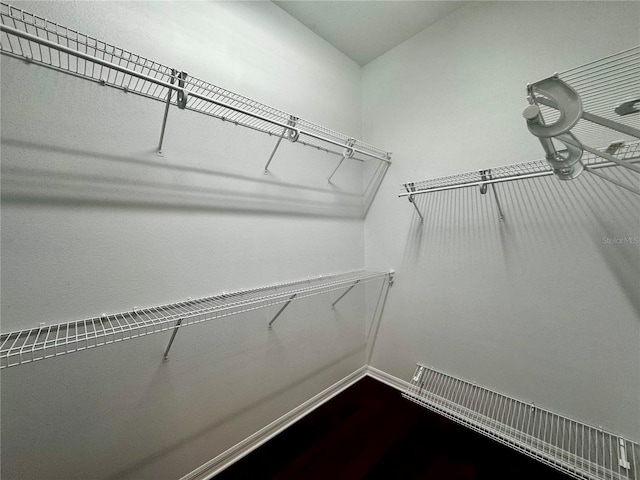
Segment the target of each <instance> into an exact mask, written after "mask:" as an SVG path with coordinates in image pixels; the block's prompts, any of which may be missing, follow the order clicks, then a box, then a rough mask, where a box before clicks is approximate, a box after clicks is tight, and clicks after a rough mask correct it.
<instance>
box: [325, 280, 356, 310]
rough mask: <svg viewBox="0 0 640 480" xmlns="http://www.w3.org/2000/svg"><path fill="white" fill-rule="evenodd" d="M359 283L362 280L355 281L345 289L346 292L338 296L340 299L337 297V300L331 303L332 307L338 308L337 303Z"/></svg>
mask: <svg viewBox="0 0 640 480" xmlns="http://www.w3.org/2000/svg"><path fill="white" fill-rule="evenodd" d="M358 283H360V280H356V281H355V282H354V283H353V285H351V286H350V287H349V288H347V289H346V290H345V291H344V293H343V294H342V295H340V296H339V297H338V299H337V300H336V301H335V302H333V303H332V304H331V308H333V309H335V308H336V303H338V302H339V301H340V300H342V298H343V297H344V296H345V295H346V294H347V293H349V292H350V291H351V290H352V289H353V287H355V286H356V285H357V284H358Z"/></svg>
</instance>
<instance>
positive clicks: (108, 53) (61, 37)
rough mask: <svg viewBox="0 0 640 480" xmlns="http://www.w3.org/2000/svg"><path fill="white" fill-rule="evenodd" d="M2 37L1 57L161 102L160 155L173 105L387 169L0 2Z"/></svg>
mask: <svg viewBox="0 0 640 480" xmlns="http://www.w3.org/2000/svg"><path fill="white" fill-rule="evenodd" d="M0 30H1V34H0V51H1V52H2V53H3V54H5V55H9V56H13V57H17V58H22V59H24V60H26V61H27V62H33V63H36V64H39V65H42V66H45V67H49V68H52V69H54V70H57V71H60V72H64V73H67V74H71V75H74V76H77V77H80V78H83V79H86V80H90V81H94V82H97V83H99V84H101V85H105V86H110V87H114V88H118V89H121V90H124V91H126V92H130V93H134V94H137V95H141V96H143V97H146V98H151V99H154V100H158V101H161V102H165V103H166V104H167V109H166V111H165V118H164V121H163V127H162V133H161V138H160V145H159V147H158V152H159V153H160V151H161V148H162V138H163V136H164V127H165V124H166V120H167V114H168V106H169V104H171V105H176V106H178V108H181V109H186V110H191V111H194V112H198V113H201V114H204V115H208V116H211V117H215V118H218V119H221V120H223V121H228V122H231V123H233V124H235V125H241V126H244V127H247V128H250V129H252V130H256V131H259V132H263V133H266V134H269V135H276V136H278V137H279V140H278V145H279V144H280V140H282V138H287V139H288V140H290V141H292V142H297V143H300V144H303V145H307V146H310V147H314V148H316V149H319V150H322V151H325V152H327V153H332V154H336V155H341V156H342V157H343V160H344V159H345V158H353V159H355V160H360V161H364V160H365V159H368V158H372V159H376V160H379V161H382V162H384V163H386V164H389V163H391V162H390V158H391V154H390V152H386V151H384V150H382V149H380V148H377V147H374V146H373V145H370V144H368V143H365V142H363V141H361V140H356V139H355V138H352V137H350V136H348V135H345V134H343V133H339V132H336V131H335V130H331V129H329V128H326V127H323V126H321V125H318V124H316V123H313V122H310V121H308V120H304V119H301V118H299V117H297V116H295V115H291V114H289V113H286V112H283V111H282V110H279V109H276V108H273V107H270V106H268V105H265V104H263V103H260V102H257V101H255V100H251V99H249V98H247V97H244V96H242V95H239V94H237V93H233V92H231V91H229V90H225V89H224V88H221V87H218V86H216V85H213V84H211V83H208V82H206V81H204V80H200V79H198V78H196V77H194V76H191V75H188V74H187V73H185V72H183V71H180V70H179V69H175V68H171V67H168V66H166V65H162V64H161V63H158V62H155V61H153V60H150V59H148V58H145V57H142V56H140V55H137V54H134V53H132V52H129V51H127V50H124V49H122V48H119V47H117V46H114V45H112V44H110V43H107V42H104V41H102V40H98V39H96V38H94V37H91V36H89V35H85V34H83V33H80V32H77V31H76V30H73V29H70V28H67V27H65V26H62V25H59V24H57V23H55V22H52V21H50V20H47V19H45V18H42V17H39V16H37V15H34V14H32V13H29V12H26V11H24V10H22V9H19V8H16V7H13V6H11V5H9V4H7V3H4V2H0ZM276 149H277V146H276ZM274 153H275V149H274ZM271 157H273V153H272V155H271ZM270 161H271V158H270V159H269V162H270ZM269 162H268V163H269ZM268 163H267V167H268ZM267 167H265V172H266V169H267Z"/></svg>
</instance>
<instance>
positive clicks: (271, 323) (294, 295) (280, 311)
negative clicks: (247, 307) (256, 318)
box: [269, 293, 298, 330]
mask: <svg viewBox="0 0 640 480" xmlns="http://www.w3.org/2000/svg"><path fill="white" fill-rule="evenodd" d="M296 295H298V294H297V293H294V294H293V295H291V296H290V297H289V300H287V303H285V304H284V305H283V306H282V308H281V309H280V310H278V313H276V314H275V316H274V317H273V318H272V319H271V321H270V322H269V330H271V325H273V322H275V321H276V319H277V318H278V317H279V316H280V314H281V313H282V312H284V309H285V308H287V307H288V306H289V304H290V303H291V302H292V301H293V299H294V298H296Z"/></svg>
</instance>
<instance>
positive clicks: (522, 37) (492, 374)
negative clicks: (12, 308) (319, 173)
mask: <svg viewBox="0 0 640 480" xmlns="http://www.w3.org/2000/svg"><path fill="white" fill-rule="evenodd" d="M639 20H640V3H638V2H586V3H582V2H567V3H563V2H496V3H480V2H478V3H475V2H471V3H470V4H469V5H467V6H465V7H463V8H461V9H460V10H458V11H456V12H454V13H452V14H451V15H450V16H448V17H446V18H445V19H443V20H442V21H440V22H438V23H437V24H435V25H433V26H431V27H429V28H428V29H427V30H425V31H423V32H422V33H420V34H418V35H416V36H415V37H413V38H412V39H410V40H408V41H407V42H405V43H403V44H401V45H400V46H398V47H396V48H395V49H394V50H392V51H390V52H389V53H387V54H385V55H383V56H382V57H380V58H379V59H377V60H375V61H374V62H373V63H371V64H369V65H367V66H366V67H365V68H364V70H363V112H364V114H363V129H364V135H365V140H367V139H368V140H374V139H375V141H376V142H378V143H381V144H383V145H388V146H389V147H388V148H389V149H391V150H392V151H393V152H394V165H393V168H392V169H391V170H390V171H389V173H388V174H387V177H386V179H385V181H384V183H383V185H382V188H381V190H380V192H379V194H378V196H377V197H376V199H375V201H374V203H373V205H372V207H371V209H370V211H369V215H368V217H367V219H366V221H365V249H366V253H365V263H367V264H368V265H370V266H375V267H379V268H389V267H396V269H397V272H398V274H397V280H396V282H395V285H394V287H393V290H392V293H391V295H390V296H389V301H388V303H387V307H386V311H385V316H384V318H383V322H382V324H381V327H380V335H379V337H378V339H377V342H376V348H375V350H374V354H373V358H372V366H374V367H376V368H379V369H382V370H384V371H386V372H389V373H391V374H393V375H396V376H398V377H400V378H405V379H408V377H409V375H410V372H412V371H413V368H414V365H415V363H416V362H423V363H426V364H427V365H432V366H433V367H434V368H438V369H441V370H443V371H445V372H449V373H452V374H454V375H458V376H461V377H463V378H466V379H469V380H472V381H476V382H478V383H480V384H484V385H487V386H489V387H492V388H494V389H497V390H498V391H502V392H505V393H507V394H511V395H513V396H516V397H518V398H521V399H524V400H528V401H532V402H535V403H536V404H537V405H540V406H542V407H546V408H549V409H551V410H553V411H556V412H559V413H563V414H566V415H568V416H570V417H574V418H577V419H580V420H583V421H586V422H588V423H591V424H595V425H602V426H603V427H604V428H607V429H610V430H612V431H614V432H619V433H620V434H626V435H628V436H629V437H631V438H633V439H635V440H639V439H640V414H639V412H640V375H639V373H638V372H639V371H640V301H639V296H638V285H639V280H640V247H639V246H638V245H637V244H636V245H613V244H606V243H605V242H603V240H602V239H603V237H628V236H632V237H633V236H638V235H640V225H639V217H638V211H639V209H638V207H639V206H640V205H639V202H638V198H637V197H635V196H634V195H632V194H628V193H626V192H624V191H622V190H620V189H618V188H617V187H615V186H612V185H609V184H606V183H603V182H602V181H601V180H599V179H596V178H593V177H592V178H589V176H588V175H587V174H585V175H583V176H582V177H581V178H580V179H578V180H576V181H575V182H571V183H568V184H564V183H560V182H558V181H557V180H556V179H555V178H547V179H538V180H531V181H525V182H519V183H511V184H503V185H500V186H498V191H499V194H500V197H501V199H502V204H503V208H504V211H505V215H506V221H505V222H504V223H501V222H499V220H498V216H497V213H496V209H495V205H494V202H493V197H492V195H490V192H489V194H487V195H486V196H481V195H480V194H479V192H478V190H477V189H468V190H458V191H449V192H441V193H435V194H430V195H423V196H420V197H417V202H418V206H419V207H420V208H421V210H422V211H423V212H424V214H425V217H426V221H425V224H424V225H420V224H419V223H418V218H417V215H416V214H415V212H414V209H413V207H412V206H411V205H410V204H409V202H408V201H407V200H406V199H404V198H403V199H399V198H397V194H398V193H399V186H400V184H401V183H403V182H407V181H411V180H422V179H428V178H433V177H438V176H442V175H448V174H454V173H462V172H466V171H473V170H480V169H482V168H486V167H492V166H499V165H506V164H511V163H518V162H524V161H528V160H534V159H538V158H541V157H542V150H541V147H540V145H539V143H538V142H537V140H536V139H535V138H534V137H533V136H532V135H530V134H529V133H528V131H527V129H526V126H525V123H524V120H523V119H522V117H521V112H522V109H523V108H524V106H526V101H525V96H526V91H525V85H526V84H527V83H529V82H533V81H536V80H539V79H541V78H544V77H546V76H549V75H551V74H552V73H553V72H555V71H562V70H563V69H568V68H571V67H574V66H577V65H580V64H582V63H585V62H587V61H591V60H595V59H598V58H600V57H602V56H605V55H609V54H611V53H615V52H617V51H620V50H623V49H626V48H629V47H630V46H633V45H635V44H637V43H638V24H639Z"/></svg>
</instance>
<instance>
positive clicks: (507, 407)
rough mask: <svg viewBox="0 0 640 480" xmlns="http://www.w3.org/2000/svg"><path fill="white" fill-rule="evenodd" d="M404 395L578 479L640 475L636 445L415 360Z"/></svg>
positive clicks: (635, 478)
mask: <svg viewBox="0 0 640 480" xmlns="http://www.w3.org/2000/svg"><path fill="white" fill-rule="evenodd" d="M403 396H404V397H405V398H407V399H409V400H411V401H413V402H415V403H417V404H418V405H421V406H423V407H426V408H428V409H429V410H432V411H434V412H436V413H439V414H441V415H443V416H445V417H447V418H449V419H451V420H453V421H455V422H457V423H460V424H462V425H465V426H466V427H468V428H470V429H472V430H474V431H476V432H479V433H481V434H483V435H485V436H488V437H490V438H492V439H494V440H496V441H498V442H500V443H502V444H504V445H507V446H509V447H511V448H513V449H515V450H517V451H519V452H522V453H524V454H526V455H528V456H530V457H532V458H534V459H536V460H538V461H540V462H542V463H545V464H547V465H549V466H551V467H553V468H555V469H557V470H560V471H562V472H564V473H567V474H569V475H570V476H572V477H574V478H577V479H581V480H639V479H640V445H639V444H638V443H636V442H633V441H631V440H628V439H626V438H623V437H620V436H618V435H615V434H613V433H609V432H606V431H604V430H603V429H601V428H596V427H592V426H589V425H586V424H584V423H581V422H578V421H576V420H572V419H570V418H567V417H563V416H561V415H558V414H556V413H553V412H550V411H548V410H545V409H542V408H540V407H538V406H536V405H534V404H532V403H526V402H523V401H521V400H518V399H515V398H512V397H509V396H507V395H503V394H501V393H498V392H495V391H493V390H490V389H488V388H485V387H482V386H480V385H477V384H475V383H471V382H468V381H465V380H462V379H460V378H456V377H453V376H451V375H448V374H446V373H442V372H439V371H437V370H434V369H432V368H429V367H426V366H424V365H421V364H417V366H416V369H415V371H414V374H413V377H412V379H411V382H410V385H409V387H408V388H407V389H406V391H405V393H403Z"/></svg>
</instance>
